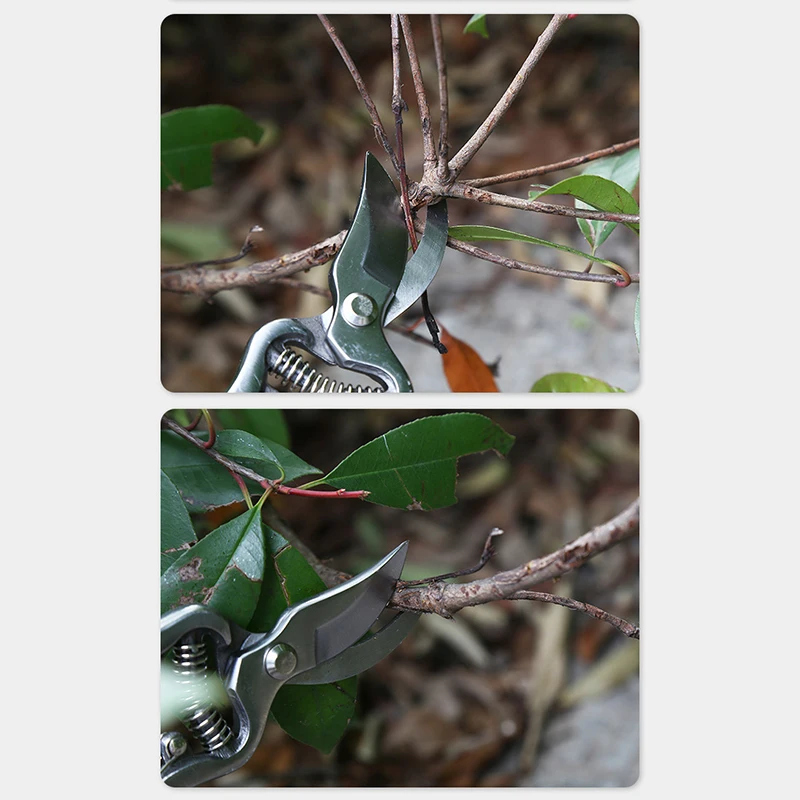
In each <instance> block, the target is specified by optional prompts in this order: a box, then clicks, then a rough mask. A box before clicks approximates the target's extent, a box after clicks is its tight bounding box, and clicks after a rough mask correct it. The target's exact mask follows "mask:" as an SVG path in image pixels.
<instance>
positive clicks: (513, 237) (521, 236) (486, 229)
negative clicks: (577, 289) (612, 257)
mask: <svg viewBox="0 0 800 800" xmlns="http://www.w3.org/2000/svg"><path fill="white" fill-rule="evenodd" d="M447 234H448V236H452V237H453V238H454V239H459V240H461V241H462V242H480V241H498V242H499V241H508V242H527V243H528V244H540V245H543V246H544V247H552V248H553V249H555V250H563V251H564V252H565V253H572V255H575V256H580V257H581V258H585V259H587V260H589V261H594V262H596V263H598V264H603V265H604V266H606V267H610V268H611V269H613V270H614V271H615V272H616V271H617V267H618V265H617V264H615V263H614V262H613V261H607V260H606V259H605V258H598V257H597V256H595V255H589V253H583V252H581V251H580V250H575V249H574V248H572V247H567V246H566V245H563V244H557V243H556V242H550V241H548V240H547V239H538V238H537V237H536V236H528V235H527V234H526V233H518V232H517V231H507V230H506V229H505V228H494V227H492V226H491V225H454V226H453V227H452V228H449V229H448V231H447Z"/></svg>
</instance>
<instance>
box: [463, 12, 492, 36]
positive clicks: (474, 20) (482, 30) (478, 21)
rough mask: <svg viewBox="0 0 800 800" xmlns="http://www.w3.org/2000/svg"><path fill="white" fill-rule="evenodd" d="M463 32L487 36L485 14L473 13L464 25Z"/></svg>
mask: <svg viewBox="0 0 800 800" xmlns="http://www.w3.org/2000/svg"><path fill="white" fill-rule="evenodd" d="M464 33H477V34H478V35H479V36H483V38H484V39H488V38H489V30H488V28H487V27H486V14H473V15H472V16H471V17H470V18H469V22H467V24H466V25H465V26H464Z"/></svg>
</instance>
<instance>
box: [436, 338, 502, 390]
mask: <svg viewBox="0 0 800 800" xmlns="http://www.w3.org/2000/svg"><path fill="white" fill-rule="evenodd" d="M439 327H440V328H441V342H442V344H443V345H444V346H445V347H446V348H447V352H446V353H445V354H444V355H443V356H442V365H443V366H444V375H445V377H446V378H447V383H448V385H449V386H450V391H453V392H499V391H500V390H499V389H498V388H497V384H496V383H495V382H494V376H493V375H492V372H491V370H490V369H489V367H487V366H486V362H485V361H484V360H483V359H482V358H481V357H480V356H479V355H478V354H477V353H476V352H475V350H474V349H473V348H472V347H470V345H468V344H467V343H466V342H463V341H461V339H456V337H455V336H453V335H452V334H451V333H449V332H448V331H446V330H445V329H444V327H443V326H442V325H441V324H440V325H439Z"/></svg>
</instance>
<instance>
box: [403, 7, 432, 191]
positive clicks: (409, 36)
mask: <svg viewBox="0 0 800 800" xmlns="http://www.w3.org/2000/svg"><path fill="white" fill-rule="evenodd" d="M400 27H401V28H402V29H403V39H404V40H405V43H406V52H407V53H408V63H409V64H410V65H411V76H412V78H413V79H414V90H415V91H416V93H417V108H418V109H419V121H420V125H421V127H422V176H423V180H427V176H428V175H429V174H434V171H435V167H436V146H435V145H434V143H433V132H432V131H431V111H430V108H429V107H428V96H427V95H426V94H425V84H424V83H423V81H422V70H421V69H420V66H419V58H418V57H417V46H416V43H415V41H414V33H413V31H412V30H411V20H410V19H409V16H408V14H400Z"/></svg>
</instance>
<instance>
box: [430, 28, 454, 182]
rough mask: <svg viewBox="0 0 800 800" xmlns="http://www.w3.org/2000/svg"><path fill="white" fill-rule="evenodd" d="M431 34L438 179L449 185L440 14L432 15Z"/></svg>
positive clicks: (446, 110)
mask: <svg viewBox="0 0 800 800" xmlns="http://www.w3.org/2000/svg"><path fill="white" fill-rule="evenodd" d="M431 32H432V33H433V52H434V55H435V56H436V74H437V75H438V78H439V147H438V148H437V151H436V158H437V163H436V177H437V178H438V179H439V182H440V183H445V184H446V183H448V182H449V177H450V168H449V165H448V163H447V160H448V157H449V152H450V144H449V139H448V137H449V135H450V131H449V127H450V110H449V105H448V104H449V100H448V94H447V61H446V60H445V57H444V39H443V37H442V20H441V18H440V17H439V15H438V14H431Z"/></svg>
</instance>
